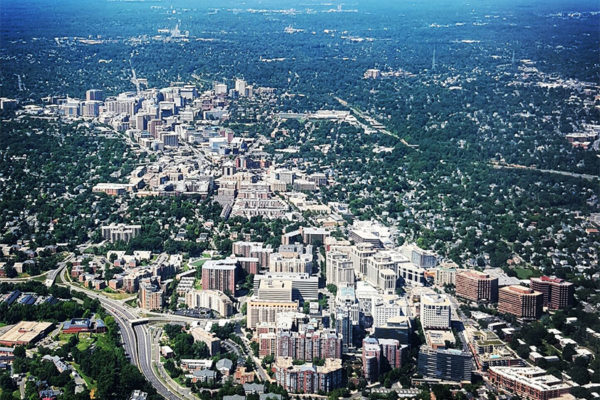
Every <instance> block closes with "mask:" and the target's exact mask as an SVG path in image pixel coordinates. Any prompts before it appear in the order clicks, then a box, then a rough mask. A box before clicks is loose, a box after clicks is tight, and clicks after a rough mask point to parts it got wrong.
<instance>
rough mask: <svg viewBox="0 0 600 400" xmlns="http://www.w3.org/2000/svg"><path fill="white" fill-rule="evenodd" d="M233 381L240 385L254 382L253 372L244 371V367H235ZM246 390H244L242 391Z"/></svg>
mask: <svg viewBox="0 0 600 400" xmlns="http://www.w3.org/2000/svg"><path fill="white" fill-rule="evenodd" d="M233 380H234V381H235V382H237V383H239V384H240V385H243V384H245V383H252V382H254V372H253V371H246V367H237V369H236V370H235V373H234V374H233ZM244 390H246V389H244Z"/></svg>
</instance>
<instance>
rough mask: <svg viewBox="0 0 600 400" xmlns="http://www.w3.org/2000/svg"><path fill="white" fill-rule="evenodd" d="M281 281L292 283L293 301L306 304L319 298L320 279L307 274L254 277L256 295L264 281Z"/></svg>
mask: <svg viewBox="0 0 600 400" xmlns="http://www.w3.org/2000/svg"><path fill="white" fill-rule="evenodd" d="M264 280H266V281H270V280H281V281H290V282H291V283H292V300H299V301H301V302H304V301H306V300H317V299H318V298H319V277H317V276H310V275H309V274H306V273H297V274H295V273H285V272H267V273H265V274H258V275H254V293H258V288H259V285H260V283H261V282H262V281H264Z"/></svg>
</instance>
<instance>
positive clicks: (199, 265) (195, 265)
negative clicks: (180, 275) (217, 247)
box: [192, 259, 208, 268]
mask: <svg viewBox="0 0 600 400" xmlns="http://www.w3.org/2000/svg"><path fill="white" fill-rule="evenodd" d="M207 261H208V259H206V260H199V261H196V262H195V263H192V267H194V268H198V267H201V266H202V265H204V263H205V262H207Z"/></svg>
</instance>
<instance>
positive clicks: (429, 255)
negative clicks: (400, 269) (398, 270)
mask: <svg viewBox="0 0 600 400" xmlns="http://www.w3.org/2000/svg"><path fill="white" fill-rule="evenodd" d="M401 251H402V253H403V254H404V255H405V256H407V257H408V258H409V260H410V262H412V263H413V264H415V265H416V266H417V267H419V268H433V267H435V266H436V265H437V255H436V254H435V253H434V252H432V251H429V250H424V249H421V248H420V247H418V246H417V245H415V244H408V245H404V246H402V247H401Z"/></svg>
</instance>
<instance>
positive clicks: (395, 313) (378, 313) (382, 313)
mask: <svg viewBox="0 0 600 400" xmlns="http://www.w3.org/2000/svg"><path fill="white" fill-rule="evenodd" d="M407 311H408V304H407V303H406V300H403V299H400V298H399V297H398V296H382V297H380V298H378V299H375V300H374V302H373V308H372V311H371V314H372V315H373V327H375V328H377V327H382V326H386V325H387V322H388V319H390V318H393V317H399V316H402V315H406V314H407Z"/></svg>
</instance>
